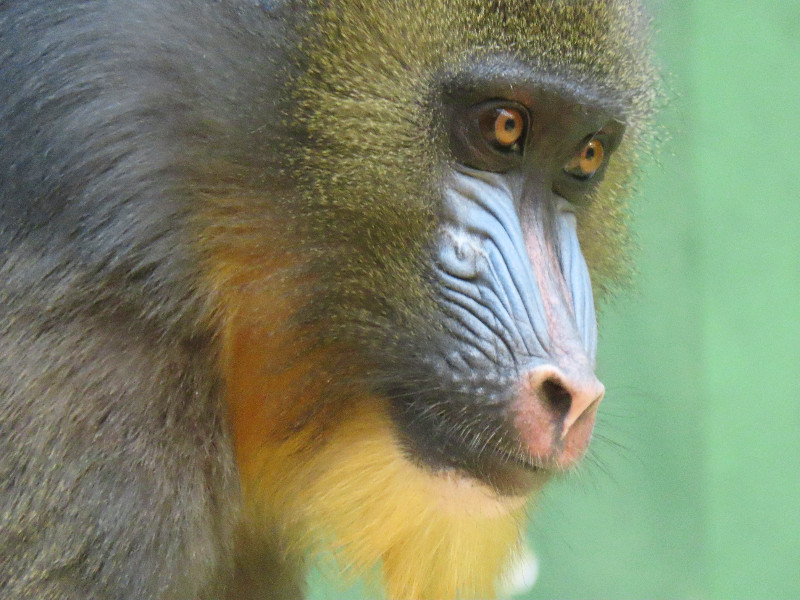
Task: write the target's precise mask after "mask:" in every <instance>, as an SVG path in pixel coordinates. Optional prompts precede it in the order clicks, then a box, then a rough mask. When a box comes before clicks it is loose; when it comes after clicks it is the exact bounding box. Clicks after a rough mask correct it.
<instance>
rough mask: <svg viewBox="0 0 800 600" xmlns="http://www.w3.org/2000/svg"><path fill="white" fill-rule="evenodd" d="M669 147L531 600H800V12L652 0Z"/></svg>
mask: <svg viewBox="0 0 800 600" xmlns="http://www.w3.org/2000/svg"><path fill="white" fill-rule="evenodd" d="M649 4H650V5H651V7H652V12H653V14H654V19H655V22H656V25H657V28H658V47H657V51H658V53H659V56H660V57H661V61H662V63H663V66H664V70H665V73H666V74H667V75H666V76H665V87H666V91H667V106H666V107H665V109H664V111H663V118H662V122H663V123H664V127H665V129H666V130H667V131H668V132H669V137H670V140H668V141H667V142H666V143H665V144H664V145H663V147H662V148H661V150H660V151H659V154H658V159H657V160H658V163H659V164H655V165H652V166H651V167H650V168H649V169H648V171H647V176H646V177H645V179H644V181H643V185H642V186H641V187H642V190H641V194H640V195H641V198H640V199H639V200H638V204H637V220H636V226H637V230H638V232H639V237H640V245H641V252H640V254H639V256H638V263H639V267H640V275H639V277H638V280H637V282H636V286H635V289H634V290H633V291H632V292H631V293H630V294H628V295H627V296H625V297H623V298H621V299H619V300H618V301H617V302H615V303H614V304H613V305H612V306H609V307H606V309H605V311H604V315H603V316H602V319H601V326H602V331H601V336H602V337H601V355H600V358H599V371H600V374H601V378H602V379H603V380H604V382H605V384H606V387H607V389H608V392H607V395H606V399H605V400H604V401H603V405H602V406H601V409H600V413H601V417H600V421H599V423H598V426H597V429H596V431H597V436H596V440H595V442H593V444H594V447H593V450H592V457H591V458H590V460H589V461H587V463H586V464H585V465H584V466H583V468H582V469H581V471H580V472H579V473H578V474H577V476H575V477H572V478H570V479H569V480H567V481H563V482H560V483H559V484H557V485H556V486H553V487H552V488H551V489H550V490H549V492H548V493H547V494H546V496H545V498H543V500H542V501H541V502H540V503H539V510H538V511H536V514H535V518H534V523H533V524H532V526H531V530H530V531H531V545H532V546H533V548H534V550H535V552H536V554H537V555H538V557H539V561H540V576H539V581H538V582H537V584H536V585H535V586H534V588H533V590H532V591H531V592H530V593H528V595H526V596H524V597H526V598H572V599H579V598H708V599H717V598H719V599H731V598H748V599H750V598H770V599H780V598H786V599H789V598H795V599H797V598H800V186H798V181H799V179H800V178H798V173H797V170H798V169H800V143H798V140H799V139H800V2H798V1H797V0H790V1H782V2H778V1H774V0H773V1H766V2H765V1H761V2H751V1H747V0H736V1H730V0H727V1H722V0H689V1H684V2H668V1H666V0H664V1H651V2H650V3H649Z"/></svg>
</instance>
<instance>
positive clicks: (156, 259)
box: [0, 0, 657, 600]
mask: <svg viewBox="0 0 800 600" xmlns="http://www.w3.org/2000/svg"><path fill="white" fill-rule="evenodd" d="M649 36H650V34H649V23H648V19H647V17H646V16H645V14H644V11H643V9H642V7H641V6H640V5H639V3H638V1H637V0H426V1H421V0H393V1H386V0H325V1H323V0H166V1H163V0H162V1H155V0H61V1H59V2H57V3H56V2H47V1H45V0H6V1H5V2H0V39H2V44H0V81H2V83H1V84H0V252H2V254H1V256H2V259H1V260H0V340H1V342H0V597H2V598H4V599H6V600H21V599H33V598H36V599H42V600H44V599H47V600H75V599H78V598H80V599H89V598H91V599H112V598H113V599H129V600H130V599H142V600H144V599H163V600H168V599H169V600H189V599H193V600H203V599H206V600H210V599H212V598H213V599H223V598H229V599H237V600H238V599H248V598H253V599H255V598H298V597H301V596H302V595H303V593H304V576H305V572H306V569H307V568H308V566H309V565H310V564H312V563H313V562H314V561H317V560H321V558H320V557H322V556H323V555H324V554H325V553H326V552H328V553H330V554H331V555H332V556H333V558H332V560H333V561H334V562H335V564H336V565H337V568H340V569H341V570H342V572H344V573H354V574H360V575H363V576H364V577H368V578H369V577H372V578H374V580H375V581H376V585H377V586H380V588H381V589H382V590H383V592H384V593H385V594H386V595H387V596H388V597H390V598H395V599H408V598H415V599H423V598H454V597H456V596H458V597H463V598H470V597H481V598H488V597H492V596H493V595H494V594H495V587H494V586H495V585H496V583H497V581H498V579H499V578H500V577H501V576H502V573H503V571H504V569H505V568H506V566H507V565H508V563H509V561H510V560H511V559H512V558H513V556H514V555H515V553H516V552H517V551H518V549H519V544H520V537H521V535H522V533H521V532H522V529H523V526H524V523H525V520H526V515H527V510H528V500H529V498H531V497H535V496H536V494H537V493H538V492H539V490H540V489H541V488H542V487H543V486H544V485H545V483H546V482H547V481H548V480H549V479H550V478H552V477H553V476H554V475H555V476H557V475H558V474H560V473H564V472H567V471H569V470H570V469H572V468H573V467H574V465H575V464H576V463H577V462H578V461H579V459H580V458H581V456H582V455H583V454H584V452H585V451H586V448H587V445H588V444H589V441H590V438H591V434H592V428H593V423H594V420H595V416H596V413H597V409H598V404H599V402H600V400H601V398H602V396H603V394H604V388H603V385H602V384H601V383H600V381H599V379H598V378H597V376H596V375H595V362H596V345H597V324H596V316H595V312H596V311H595V300H596V298H595V297H597V298H598V299H604V298H606V297H608V296H609V295H610V294H611V293H613V292H614V291H615V290H616V288H617V287H618V286H619V285H621V282H624V280H625V278H626V276H627V275H626V274H627V273H629V271H630V259H629V258H628V257H629V256H630V247H631V241H630V238H631V236H630V234H629V233H628V231H629V225H628V217H627V214H628V208H627V206H628V200H627V198H628V197H629V195H630V189H631V187H632V185H633V183H632V182H633V181H634V180H635V174H636V171H637V165H638V164H639V162H640V158H641V156H642V154H643V152H645V151H646V148H647V145H648V140H649V139H650V137H651V136H652V133H651V130H652V127H651V125H650V122H651V120H652V118H651V115H652V113H653V107H654V98H655V97H656V92H655V90H656V87H657V86H656V84H655V82H656V79H657V77H656V69H655V67H654V66H653V64H654V61H653V60H652V58H651V51H650V49H649V48H650V43H649Z"/></svg>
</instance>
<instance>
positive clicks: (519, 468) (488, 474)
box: [471, 446, 552, 496]
mask: <svg viewBox="0 0 800 600" xmlns="http://www.w3.org/2000/svg"><path fill="white" fill-rule="evenodd" d="M480 462H481V465H482V469H481V471H480V472H479V473H477V474H472V473H471V475H472V476H476V475H477V478H478V479H479V480H481V481H483V482H484V483H486V484H487V485H489V486H490V487H491V488H492V489H493V490H495V492H496V493H497V494H498V495H499V496H527V495H530V494H531V493H533V492H534V491H536V490H537V489H538V488H540V487H541V486H542V485H543V484H544V483H545V482H546V481H547V480H548V479H549V478H550V477H551V476H552V473H551V472H550V470H548V469H546V468H544V467H542V466H541V465H536V464H534V463H533V462H532V461H531V460H530V459H529V458H527V457H523V456H521V453H520V454H517V453H513V452H509V451H507V450H504V449H501V448H496V447H492V446H486V447H485V448H484V450H483V453H482V456H481V460H480Z"/></svg>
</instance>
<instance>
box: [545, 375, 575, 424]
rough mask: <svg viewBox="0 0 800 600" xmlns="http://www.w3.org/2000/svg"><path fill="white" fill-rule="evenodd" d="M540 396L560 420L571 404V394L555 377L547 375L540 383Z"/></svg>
mask: <svg viewBox="0 0 800 600" xmlns="http://www.w3.org/2000/svg"><path fill="white" fill-rule="evenodd" d="M541 392H542V398H543V399H544V400H545V402H547V404H548V405H549V406H550V408H551V409H552V410H553V412H554V414H555V416H556V417H557V418H558V420H559V421H562V420H563V419H564V418H565V417H566V416H567V414H568V413H569V409H570V407H571V406H572V394H570V393H569V390H568V389H567V388H566V387H564V384H563V383H561V381H559V380H558V379H556V378H553V377H549V378H547V379H545V380H544V381H543V382H542V383H541Z"/></svg>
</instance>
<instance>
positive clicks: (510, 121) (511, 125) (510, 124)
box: [504, 118, 517, 131]
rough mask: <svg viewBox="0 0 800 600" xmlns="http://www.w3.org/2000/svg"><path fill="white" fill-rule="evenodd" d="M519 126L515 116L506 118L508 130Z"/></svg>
mask: <svg viewBox="0 0 800 600" xmlns="http://www.w3.org/2000/svg"><path fill="white" fill-rule="evenodd" d="M516 126H517V122H516V121H515V120H514V119H513V118H509V119H506V123H505V125H504V127H505V129H506V131H514V129H515V128H516Z"/></svg>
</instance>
